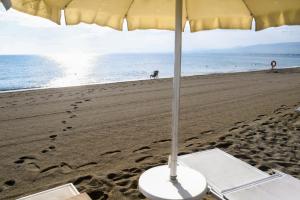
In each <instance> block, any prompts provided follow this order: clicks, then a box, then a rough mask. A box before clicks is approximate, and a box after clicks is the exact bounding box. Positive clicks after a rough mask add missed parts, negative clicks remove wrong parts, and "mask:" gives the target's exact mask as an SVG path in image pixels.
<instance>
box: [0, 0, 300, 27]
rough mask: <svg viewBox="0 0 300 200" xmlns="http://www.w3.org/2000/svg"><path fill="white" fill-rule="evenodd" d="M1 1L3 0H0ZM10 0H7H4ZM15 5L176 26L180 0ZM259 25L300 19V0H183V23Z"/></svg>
mask: <svg viewBox="0 0 300 200" xmlns="http://www.w3.org/2000/svg"><path fill="white" fill-rule="evenodd" d="M0 1H1V0H0ZM2 1H3V2H4V1H7V0H2ZM11 3H12V7H13V8H15V9H17V10H19V11H21V12H25V13H28V14H31V15H37V16H40V17H43V18H47V19H49V20H52V21H54V22H56V23H58V24H59V23H60V21H61V11H62V10H64V12H65V18H66V23H67V25H75V24H78V23H80V22H84V23H89V24H93V23H95V24H98V25H101V26H108V27H111V28H113V29H117V30H122V28H123V22H124V19H126V21H127V26H128V30H135V29H166V30H175V15H174V10H175V0H11ZM253 19H255V22H256V23H255V25H256V30H262V29H265V28H268V27H276V26H281V25H296V24H300V1H299V0H226V1H225V0H183V14H182V22H183V23H182V26H183V27H184V26H185V24H186V22H188V23H189V24H190V29H191V31H192V32H196V31H200V30H208V29H218V28H220V29H251V25H252V21H253Z"/></svg>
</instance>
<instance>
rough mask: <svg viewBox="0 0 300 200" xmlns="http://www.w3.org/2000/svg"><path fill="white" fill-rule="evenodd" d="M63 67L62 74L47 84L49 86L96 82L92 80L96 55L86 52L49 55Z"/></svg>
mask: <svg viewBox="0 0 300 200" xmlns="http://www.w3.org/2000/svg"><path fill="white" fill-rule="evenodd" d="M47 57H48V58H49V59H51V60H53V61H55V62H56V63H57V64H58V66H59V67H60V68H61V71H62V76H61V77H58V78H56V79H54V80H52V81H50V82H49V83H48V84H47V87H68V86H75V85H82V84H86V83H87V82H94V80H91V78H92V77H91V73H92V70H93V67H94V65H93V63H94V60H95V56H92V55H84V54H63V55H51V56H47Z"/></svg>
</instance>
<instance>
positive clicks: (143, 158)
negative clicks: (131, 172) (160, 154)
mask: <svg viewBox="0 0 300 200" xmlns="http://www.w3.org/2000/svg"><path fill="white" fill-rule="evenodd" d="M149 158H153V156H143V157H140V158H138V159H136V160H135V162H136V163H140V162H142V161H145V160H147V159H149Z"/></svg>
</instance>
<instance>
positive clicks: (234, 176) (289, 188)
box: [179, 149, 300, 200]
mask: <svg viewBox="0 0 300 200" xmlns="http://www.w3.org/2000/svg"><path fill="white" fill-rule="evenodd" d="M179 163H180V164H181V165H184V166H188V167H190V168H192V169H194V170H196V171H199V172H200V173H202V174H203V175H204V176H205V177H206V179H207V183H208V186H209V189H210V191H211V192H212V193H213V194H214V195H216V196H217V197H218V198H219V199H223V200H279V199H280V200H283V199H288V200H298V199H300V181H299V180H298V179H296V178H293V177H292V176H289V175H286V174H284V173H281V172H276V173H275V174H273V175H269V174H267V173H265V172H262V171H260V170H258V169H257V168H255V167H253V166H251V165H249V164H247V163H245V162H243V161H241V160H239V159H237V158H235V157H233V156H231V155H230V154H227V153H225V152H224V151H221V150H220V149H212V150H207V151H202V152H197V153H192V154H188V155H184V156H180V157H179ZM279 188H280V189H279ZM282 196H284V197H285V198H280V197H282ZM287 196H289V198H286V197H287Z"/></svg>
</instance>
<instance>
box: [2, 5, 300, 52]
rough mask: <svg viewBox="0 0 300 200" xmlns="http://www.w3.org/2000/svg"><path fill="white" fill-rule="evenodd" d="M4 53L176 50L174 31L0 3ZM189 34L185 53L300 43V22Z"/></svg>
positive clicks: (186, 34)
mask: <svg viewBox="0 0 300 200" xmlns="http://www.w3.org/2000/svg"><path fill="white" fill-rule="evenodd" d="M0 7H1V8H0V54H66V53H67V54H82V53H86V54H108V53H125V52H172V51H173V45H174V44H173V43H174V33H173V32H171V31H159V30H146V31H132V32H128V31H126V28H125V31H123V32H119V31H115V30H113V29H110V28H105V27H99V26H96V25H85V24H82V25H77V26H64V25H63V26H58V25H56V24H54V23H53V22H50V21H48V20H45V19H42V18H38V17H33V16H30V15H26V14H22V13H19V12H17V11H14V10H12V9H11V10H10V11H8V12H6V11H5V10H4V9H3V8H2V6H0ZM188 29H189V28H188V26H187V28H186V32H185V33H184V34H183V49H184V51H196V50H202V49H221V48H230V47H236V46H248V45H255V44H266V43H281V42H300V26H291V27H286V26H284V27H280V28H270V29H267V30H264V31H260V32H254V31H241V30H212V31H202V32H198V33H190V32H189V31H188Z"/></svg>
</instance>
